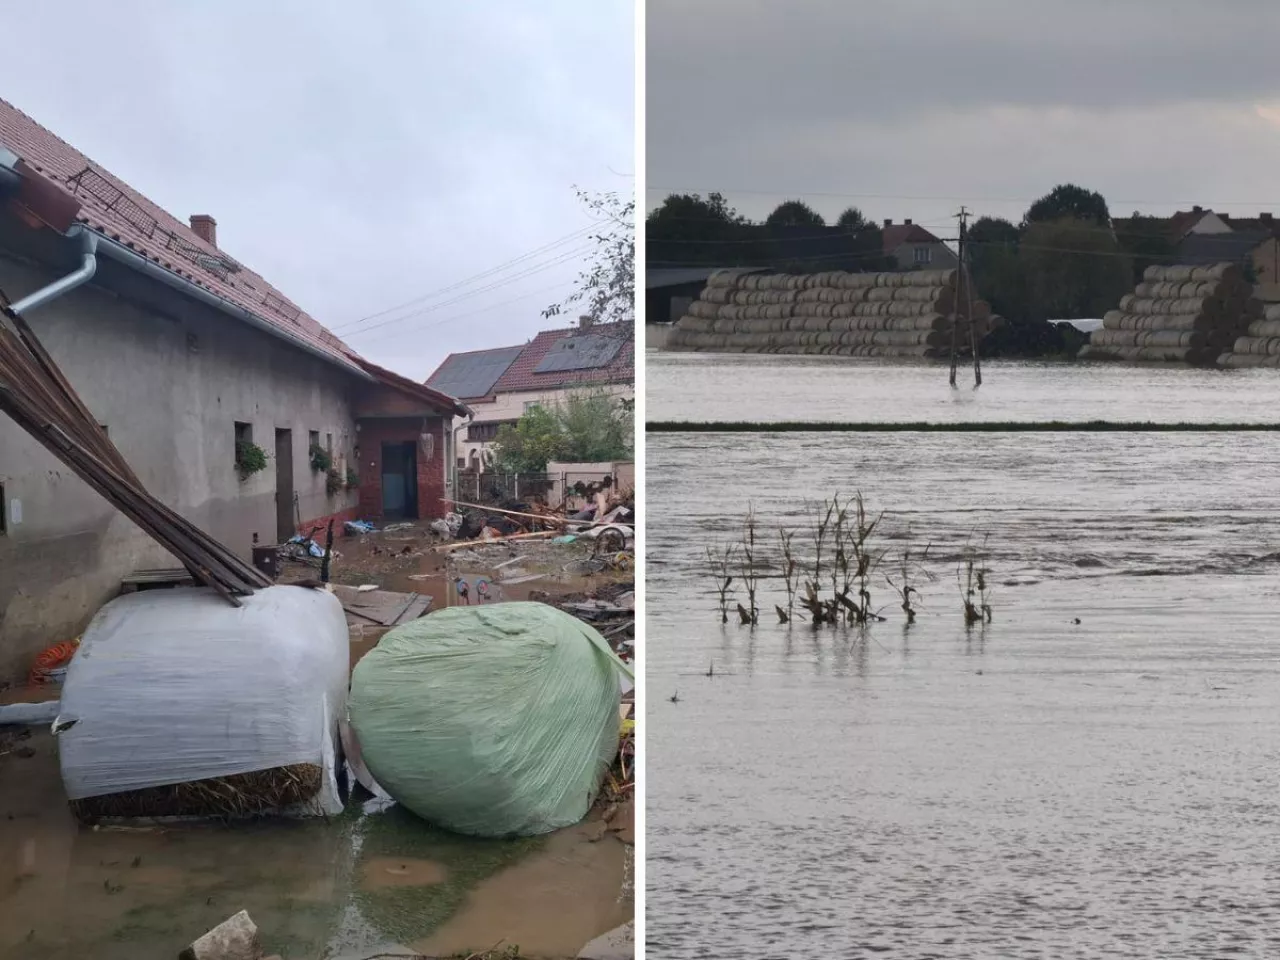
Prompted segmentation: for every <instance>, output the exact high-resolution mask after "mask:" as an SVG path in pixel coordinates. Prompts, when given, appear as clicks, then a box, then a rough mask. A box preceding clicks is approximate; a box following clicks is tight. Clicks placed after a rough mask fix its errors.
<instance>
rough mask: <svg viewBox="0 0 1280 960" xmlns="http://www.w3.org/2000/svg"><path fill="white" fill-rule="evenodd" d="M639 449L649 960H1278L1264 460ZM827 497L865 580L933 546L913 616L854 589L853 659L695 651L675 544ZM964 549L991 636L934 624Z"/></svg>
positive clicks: (1151, 441)
mask: <svg viewBox="0 0 1280 960" xmlns="http://www.w3.org/2000/svg"><path fill="white" fill-rule="evenodd" d="M650 356H652V354H651V355H650ZM681 360H683V358H681ZM694 363H695V364H696V360H695V361H694ZM651 369H652V368H651ZM1117 369H1119V368H1117ZM1129 374H1132V375H1133V376H1135V377H1139V376H1156V375H1155V374H1145V373H1141V372H1134V371H1132V370H1130V371H1129V372H1128V373H1127V374H1119V373H1117V374H1116V376H1122V375H1123V376H1128V375H1129ZM898 375H899V373H894V372H889V373H886V374H885V376H886V377H893V376H898ZM1108 375H1110V374H1108ZM659 376H660V375H659ZM901 376H904V377H906V376H914V374H901ZM1178 376H1179V378H1189V380H1187V381H1186V383H1187V385H1186V390H1187V391H1188V392H1189V393H1194V391H1195V390H1196V389H1197V387H1196V386H1195V384H1196V382H1197V378H1198V377H1199V376H1200V375H1199V374H1195V373H1189V372H1188V371H1179V372H1178ZM1205 376H1209V375H1208V374H1206V375H1205ZM654 379H656V378H655V377H652V376H651V380H650V382H651V383H652V382H653V380H654ZM997 382H998V381H997V379H996V378H995V377H994V376H993V377H992V381H991V383H992V384H996V383H997ZM853 389H855V390H860V389H863V388H862V387H861V386H857V387H854V388H853ZM987 389H988V387H987V386H984V387H983V391H986V390H987ZM767 392H768V391H767V390H764V389H761V390H760V395H761V396H765V395H767ZM993 392H994V391H993ZM1069 392H1070V391H1069V389H1068V388H1067V387H1066V386H1064V387H1063V398H1064V403H1067V404H1070V402H1071V398H1070V397H1069V396H1068V394H1069ZM651 396H653V394H651ZM944 396H945V393H944ZM1253 405H1254V401H1253V400H1250V401H1248V402H1245V403H1243V405H1242V409H1244V410H1246V411H1247V410H1250V409H1253ZM654 406H656V404H654ZM651 409H652V406H651ZM1181 409H1182V408H1179V409H1178V410H1176V411H1175V412H1174V413H1173V414H1171V416H1170V417H1169V418H1181V417H1182V416H1183V414H1182V413H1181V412H1180V411H1181ZM1273 409H1276V408H1273ZM1215 411H1216V412H1217V413H1218V414H1222V415H1226V416H1229V417H1232V418H1235V417H1237V416H1239V415H1240V411H1237V410H1234V409H1231V410H1228V409H1226V407H1225V406H1224V405H1223V404H1222V403H1221V402H1219V403H1217V404H1215V405H1213V406H1212V407H1206V408H1205V409H1203V410H1201V411H1200V412H1201V413H1202V414H1205V413H1210V412H1215ZM789 412H794V411H789ZM1103 413H1104V415H1105V412H1103ZM1190 413H1191V411H1189V410H1188V411H1187V412H1186V415H1187V418H1188V419H1189V418H1190ZM743 415H744V416H750V415H751V414H750V412H749V411H748V412H744V414H743ZM1064 415H1065V414H1064ZM1138 415H1139V416H1142V417H1144V418H1145V417H1146V416H1147V413H1146V412H1141V413H1139V414H1138ZM1162 419H1164V418H1162ZM647 457H648V460H647V477H648V478H649V482H650V483H654V482H656V478H661V481H660V482H661V489H662V491H663V494H662V501H661V509H651V510H650V511H649V517H650V520H649V526H648V528H647V536H648V547H647V549H648V557H647V576H648V578H649V579H648V588H647V589H648V593H647V596H648V597H649V603H648V612H647V617H648V633H647V643H648V657H647V666H646V669H647V678H648V684H649V690H650V694H649V700H648V703H649V705H650V706H649V710H648V724H649V725H648V739H647V741H646V750H647V756H648V758H649V760H648V763H647V767H646V777H647V787H646V790H647V794H646V797H647V800H646V802H647V808H646V810H647V813H646V817H647V821H646V822H647V824H648V828H647V829H648V833H647V843H648V848H647V850H648V853H647V867H646V869H647V874H646V877H647V907H646V924H647V926H646V938H647V944H648V947H647V950H648V953H647V955H648V956H649V957H653V958H663V960H665V958H694V957H706V956H717V957H724V958H752V960H755V958H773V957H792V956H812V957H872V956H894V957H904V958H905V957H911V958H915V957H945V958H978V957H983V958H985V957H1013V958H1033V957H1034V958H1058V957H1104V956H1117V957H1120V956H1126V957H1127V956H1150V957H1163V958H1173V957H1179V958H1181V957H1186V958H1192V957H1194V958H1204V957H1226V956H1240V957H1274V956H1280V925H1278V924H1280V858H1278V857H1277V852H1278V851H1280V735H1278V730H1277V718H1278V717H1280V712H1278V711H1277V703H1278V702H1280V616H1277V611H1278V610H1280V482H1278V481H1280V438H1276V437H1274V436H1272V435H1270V434H1263V435H1248V436H1240V435H1225V434H1171V435H1148V434H1130V435H1123V434H1121V435H1088V434H1049V435H1044V434H1037V435H1007V434H1004V435H1002V434H982V435H978V434H971V435H963V434H875V435H840V436H823V435H803V436H798V435H785V436H767V437H764V436H743V435H735V436H723V435H709V436H708V435H701V436H692V437H685V436H679V435H650V436H649V438H648V453H647ZM651 489H652V488H651ZM855 489H860V490H861V491H862V492H863V493H864V495H866V497H867V498H868V500H869V504H870V506H871V507H872V508H873V510H876V511H878V510H882V509H883V510H885V511H888V515H887V516H886V518H885V520H884V521H883V523H884V528H883V529H884V533H885V538H884V539H881V540H880V541H879V542H880V543H881V545H882V546H883V547H885V548H887V549H888V551H889V553H888V563H890V564H892V563H896V557H897V555H898V552H899V551H900V549H901V547H902V546H903V544H905V543H910V544H912V546H913V547H914V549H915V550H916V551H917V552H918V551H920V550H923V548H924V547H925V546H926V545H927V544H930V543H931V544H932V545H933V546H932V548H931V550H930V554H929V556H930V560H929V561H928V562H927V563H926V569H929V570H930V571H931V572H932V573H933V575H934V576H936V578H937V579H936V581H933V582H930V581H929V580H927V579H926V578H924V577H919V578H918V580H917V586H918V587H919V589H920V591H921V595H920V597H919V600H918V602H917V607H918V609H919V618H918V621H917V622H916V624H915V625H914V626H912V627H910V628H909V629H907V628H905V626H904V622H903V615H902V613H901V611H900V610H899V609H898V607H897V604H898V601H897V600H896V598H894V597H893V596H892V595H891V594H890V592H889V588H888V585H887V584H885V583H884V581H883V578H878V579H877V581H876V582H875V583H873V585H872V587H871V590H872V593H873V596H874V597H875V601H874V605H875V606H877V607H883V611H882V612H883V615H884V616H885V617H887V618H888V619H887V622H885V623H881V624H877V625H875V626H874V627H872V628H870V629H869V630H868V631H867V632H866V633H865V634H859V633H858V632H857V631H856V630H852V631H850V630H845V629H838V630H832V629H830V628H827V629H824V630H820V631H818V632H816V633H815V632H814V631H813V630H812V629H811V628H809V627H808V626H807V625H799V626H795V627H792V628H788V627H784V626H779V625H778V624H777V622H776V619H777V618H776V617H774V616H770V615H766V616H765V617H764V618H763V622H762V624H761V625H760V626H758V627H756V628H755V629H754V630H752V629H749V628H743V627H739V626H737V625H736V623H731V624H729V625H728V626H721V624H720V623H719V622H718V621H719V617H718V615H717V613H716V612H715V609H714V608H715V603H716V601H715V598H714V596H713V595H712V593H711V580H710V578H709V577H708V576H707V574H706V572H705V571H706V560H705V553H704V550H705V547H706V545H707V544H709V543H716V542H720V541H724V540H727V539H730V538H733V537H736V536H737V534H738V530H739V527H738V524H737V520H738V518H740V517H741V515H742V513H743V512H745V509H746V507H747V504H748V502H750V503H752V504H753V505H754V507H755V510H756V513H757V516H758V517H759V519H760V520H761V523H762V525H763V529H764V530H766V531H768V530H770V529H771V528H773V527H776V526H777V525H779V524H782V525H786V526H788V527H803V526H804V525H805V523H806V519H805V501H806V499H815V500H816V499H820V498H821V497H823V496H826V495H829V494H831V493H833V492H836V491H841V492H844V493H852V492H853V491H854V490H855ZM650 502H651V503H652V502H653V501H652V500H651V501H650ZM908 529H909V530H910V534H909V535H908V534H907V531H908ZM975 535H976V537H977V538H978V539H980V538H981V537H982V536H987V537H989V540H988V545H989V563H990V566H991V567H992V569H993V571H994V574H993V581H994V593H993V596H992V598H991V602H992V606H993V619H992V622H991V623H990V624H989V625H986V626H983V627H974V628H972V629H966V628H965V626H964V624H963V620H962V615H961V608H960V591H959V587H958V585H957V581H956V571H957V566H958V562H959V558H960V555H961V551H962V549H963V547H964V544H965V542H966V541H967V540H969V541H970V542H973V541H972V540H971V538H974V537H975ZM801 536H803V535H800V536H798V537H797V544H798V543H799V542H800V537H801ZM762 590H763V596H762V600H763V603H762V604H761V605H762V606H763V607H764V609H765V610H766V611H771V610H772V609H773V603H774V602H776V601H779V600H781V602H783V603H785V599H783V591H782V590H781V587H780V585H779V584H776V583H769V584H767V585H766V586H764V587H763V588H762ZM737 598H738V599H742V594H741V592H739V593H738V594H737ZM1077 621H1078V622H1077ZM709 671H710V672H712V674H713V675H712V676H711V677H708V676H706V674H707V673H708V672H709ZM672 696H676V697H677V698H678V700H677V702H674V703H673V702H670V699H669V698H670V697H672Z"/></svg>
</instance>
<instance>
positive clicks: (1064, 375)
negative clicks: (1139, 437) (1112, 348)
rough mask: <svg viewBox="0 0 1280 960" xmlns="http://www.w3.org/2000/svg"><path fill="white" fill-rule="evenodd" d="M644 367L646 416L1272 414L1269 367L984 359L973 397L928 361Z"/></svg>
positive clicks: (1275, 392)
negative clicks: (979, 384)
mask: <svg viewBox="0 0 1280 960" xmlns="http://www.w3.org/2000/svg"><path fill="white" fill-rule="evenodd" d="M645 364H646V366H645V403H646V411H645V416H646V418H647V419H649V420H721V421H726V420H727V421H742V420H746V421H753V422H775V421H779V420H832V421H844V422H849V421H858V422H869V421H882V422H889V423H901V422H903V421H929V422H956V421H974V420H980V421H988V422H989V421H1009V420H1013V421H1030V420H1071V421H1079V420H1124V421H1142V420H1158V421H1161V422H1166V423H1167V422H1171V421H1185V422H1189V423H1206V422H1225V421H1229V422H1238V423H1258V422H1269V421H1272V420H1274V419H1275V418H1276V411H1277V410H1280V374H1278V373H1277V372H1276V371H1274V370H1192V369H1187V368H1185V367H1176V366H1146V367H1138V366H1128V365H1120V364H1105V363H1050V362H1035V361H1019V360H989V361H986V362H985V363H984V364H983V383H982V388H981V389H980V390H976V391H975V390H974V389H973V368H972V367H968V368H966V367H964V366H963V365H962V366H961V368H960V370H959V373H958V376H957V381H956V382H957V384H958V385H959V387H958V389H956V390H951V389H950V388H949V387H948V385H947V374H948V370H947V366H946V365H945V364H937V363H923V362H922V363H919V364H907V363H903V362H902V361H900V360H898V361H876V360H857V359H851V358H848V357H800V356H795V357H790V356H756V355H748V354H697V353H667V352H663V351H659V350H649V351H646V353H645Z"/></svg>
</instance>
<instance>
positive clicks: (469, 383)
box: [427, 347, 524, 400]
mask: <svg viewBox="0 0 1280 960" xmlns="http://www.w3.org/2000/svg"><path fill="white" fill-rule="evenodd" d="M523 349H524V347H503V348H502V349H500V350H482V351H480V352H478V353H463V354H459V355H458V356H456V357H451V358H450V359H449V362H448V363H446V364H445V365H444V366H443V367H441V368H440V369H439V370H438V371H436V373H435V374H434V375H433V376H432V377H431V379H430V380H428V381H427V386H429V387H431V388H432V389H433V390H439V391H440V392H441V393H447V394H448V395H449V396H451V397H457V398H459V399H460V400H467V399H474V398H476V397H483V396H487V395H488V393H489V391H490V390H491V389H492V388H493V385H494V384H495V383H497V382H498V378H499V377H500V376H502V375H503V374H504V373H506V372H507V367H509V366H511V364H513V363H514V362H515V359H516V357H518V356H520V352H521V351H522V350H523Z"/></svg>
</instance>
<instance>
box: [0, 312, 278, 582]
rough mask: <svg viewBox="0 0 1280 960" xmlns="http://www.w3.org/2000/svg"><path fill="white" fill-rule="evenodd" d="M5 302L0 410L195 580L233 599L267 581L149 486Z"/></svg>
mask: <svg viewBox="0 0 1280 960" xmlns="http://www.w3.org/2000/svg"><path fill="white" fill-rule="evenodd" d="M10 302H11V301H10V300H9V298H8V297H7V296H5V294H4V291H0V315H3V318H4V320H5V321H7V323H3V322H0V410H3V412H5V413H7V414H8V415H9V416H10V417H11V418H12V419H13V420H14V421H15V422H16V423H17V424H18V425H19V426H20V427H22V428H23V429H24V430H25V431H26V432H27V433H28V434H30V435H31V436H32V437H33V438H34V439H35V440H37V441H38V442H39V443H40V444H41V445H42V446H44V447H45V449H47V450H48V451H49V452H50V453H52V454H53V455H54V456H55V457H57V458H58V459H59V460H61V461H62V462H63V463H65V464H66V465H67V466H68V467H70V468H71V470H72V471H74V472H75V474H76V475H77V476H78V477H80V479H81V480H83V481H84V482H85V483H87V484H88V485H89V486H90V487H92V488H93V489H94V490H96V491H97V492H98V493H99V494H101V495H102V497H103V498H105V499H106V500H107V502H108V503H110V504H111V505H112V506H114V507H115V508H116V509H118V510H119V511H120V512H121V513H123V514H124V515H125V516H127V517H128V518H129V519H130V520H132V521H133V522H134V523H136V524H137V525H138V526H139V527H140V528H142V530H143V531H144V532H145V533H146V534H147V535H148V536H150V537H151V538H152V539H153V540H155V541H156V542H157V543H159V544H160V545H161V546H162V547H164V548H165V549H166V550H168V551H169V552H170V553H172V554H173V555H174V556H175V557H177V558H178V559H179V560H181V561H182V563H183V565H184V566H185V567H186V568H187V570H189V571H190V572H191V576H192V577H193V578H194V579H195V580H196V582H197V583H202V584H205V585H206V586H209V587H211V588H212V589H214V590H216V591H217V592H218V593H219V594H220V595H222V596H223V597H224V598H225V599H226V600H227V601H228V602H230V603H231V604H233V605H235V606H239V605H240V601H239V600H238V599H236V598H237V597H242V596H248V595H249V594H251V593H253V592H254V590H256V589H259V588H261V587H268V586H271V583H272V581H271V580H270V578H268V577H267V576H266V575H265V574H264V573H262V572H261V571H260V570H258V569H257V568H256V567H254V566H252V565H251V564H249V563H247V562H246V561H244V560H242V559H240V558H239V557H238V556H236V555H235V553H233V552H232V551H231V550H230V549H228V548H227V547H226V546H224V545H223V544H221V543H219V542H218V541H217V540H215V539H214V538H213V537H211V536H210V535H209V534H207V533H205V532H204V531H203V530H201V529H200V528H199V527H197V526H196V525H195V524H193V523H191V522H190V521H189V520H187V519H186V518H185V517H182V516H180V515H179V514H177V513H175V512H174V511H173V510H171V509H170V508H169V507H167V506H165V505H164V504H163V503H161V502H160V501H159V500H157V499H156V498H155V497H153V496H151V494H149V493H147V491H146V490H145V489H144V488H143V486H142V484H141V483H140V482H139V481H138V478H137V475H136V474H134V472H133V470H132V469H131V468H130V467H129V464H128V463H127V462H126V461H125V459H124V457H123V456H122V455H121V453H120V451H119V450H118V449H117V448H116V446H115V444H113V443H112V442H111V440H110V439H109V438H108V437H107V435H106V433H104V432H103V430H102V428H101V427H100V426H99V425H98V421H97V419H96V418H95V417H94V416H93V414H92V413H90V411H89V408H88V407H87V406H85V403H84V401H83V400H81V398H80V396H79V395H78V394H77V393H76V392H75V389H74V388H73V387H72V386H71V384H70V383H69V382H68V380H67V378H66V377H65V376H64V375H63V373H62V371H61V370H60V369H59V368H58V366H57V364H55V363H54V361H53V358H52V357H50V355H49V353H48V351H47V350H45V348H44V345H43V344H42V343H41V342H40V340H39V338H37V337H36V335H35V333H34V331H32V329H31V327H30V326H29V325H28V324H27V322H26V320H24V319H23V318H22V317H20V316H19V315H18V314H16V313H14V312H13V311H12V310H11V309H10ZM11 328H12V329H11ZM0 509H3V505H2V504H0Z"/></svg>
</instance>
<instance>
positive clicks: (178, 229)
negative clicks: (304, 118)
mask: <svg viewBox="0 0 1280 960" xmlns="http://www.w3.org/2000/svg"><path fill="white" fill-rule="evenodd" d="M0 144H3V145H4V146H6V147H8V148H9V149H10V150H12V151H13V152H14V153H16V154H18V156H19V157H21V158H22V159H23V160H25V161H26V162H27V163H28V164H30V165H31V166H33V167H35V168H36V169H38V170H41V171H42V172H44V173H45V174H46V175H47V176H48V177H49V179H51V180H53V181H54V182H56V183H58V184H59V185H60V186H61V187H62V188H63V189H65V190H67V191H68V192H70V193H73V194H74V195H75V197H76V198H77V199H78V200H79V201H80V202H81V203H82V204H83V205H84V208H83V211H82V213H81V216H80V217H79V218H78V219H80V220H81V221H82V222H83V223H85V224H86V225H88V226H89V228H90V229H92V230H95V231H97V232H98V233H101V234H103V235H104V236H107V237H109V238H111V239H112V240H115V241H117V242H119V243H122V244H124V245H126V246H128V247H129V248H131V249H133V250H135V251H138V252H139V253H141V254H142V255H144V256H146V257H147V259H149V260H152V261H155V262H157V263H160V264H161V265H162V266H164V267H166V268H167V269H169V270H172V271H173V272H174V273H177V274H178V275H179V276H182V277H184V278H186V279H190V280H193V281H195V282H197V283H199V285H200V286H201V287H203V288H205V289H206V290H209V291H210V292H212V293H215V294H217V295H218V296H219V297H222V298H223V299H225V300H227V301H229V302H231V303H232V304H234V305H235V306H237V307H240V308H241V309H243V310H246V311H248V312H250V313H252V314H254V315H255V316H257V317H260V318H261V319H262V320H264V321H265V322H267V323H269V324H271V325H272V326H274V327H277V328H279V329H280V330H282V331H287V332H288V333H289V334H290V335H292V336H295V337H299V336H300V337H302V338H303V339H304V340H306V341H307V342H309V343H311V344H312V345H313V346H315V347H318V348H319V349H320V350H321V351H323V352H324V353H326V354H328V355H330V356H332V357H333V359H334V360H336V361H338V362H341V363H344V364H351V363H352V362H353V361H354V360H356V359H358V355H357V354H356V353H355V351H354V350H352V349H351V348H350V347H348V346H347V345H346V344H344V343H343V342H342V341H341V340H339V339H338V338H337V337H335V336H334V335H333V334H332V333H330V332H329V331H328V330H326V329H325V328H324V327H323V326H322V325H321V324H320V323H319V322H318V321H316V320H315V319H314V318H312V317H310V316H309V315H307V314H306V313H304V312H302V311H300V310H299V311H298V313H297V316H296V318H295V319H293V320H289V319H286V318H285V317H283V316H281V315H279V314H277V313H276V311H275V310H273V309H271V308H270V307H269V306H267V305H266V301H268V300H269V298H271V297H277V298H279V299H280V300H281V301H284V302H286V303H288V302H289V301H288V299H287V298H286V297H285V296H284V295H283V294H281V293H280V292H279V291H278V290H276V289H275V288H274V287H273V286H271V285H270V284H269V283H267V281H266V280H265V279H263V278H262V277H261V276H259V275H258V274H256V273H254V272H253V271H252V270H250V269H248V268H247V267H244V266H242V265H240V264H239V263H237V264H236V266H237V267H238V268H239V269H238V270H237V271H235V272H228V273H227V274H226V276H225V277H223V276H219V275H218V274H217V273H215V272H213V271H212V270H208V269H207V268H201V267H198V266H196V265H195V264H192V265H191V266H192V267H195V270H199V271H200V272H199V273H198V274H197V273H196V272H195V270H192V269H189V268H188V266H187V265H186V262H185V261H183V264H182V265H177V264H175V262H174V261H172V260H169V259H167V258H166V257H165V256H164V254H165V253H167V252H168V251H169V249H170V248H169V247H168V246H167V244H168V243H169V238H170V237H172V238H174V239H175V240H176V241H177V245H178V246H179V247H180V248H184V249H190V250H192V251H194V252H195V253H196V254H205V255H208V256H210V257H214V256H217V257H220V258H223V259H230V258H227V255H226V254H225V253H223V252H222V251H221V250H219V249H218V248H216V247H214V246H212V245H210V244H208V243H206V242H205V241H204V240H202V239H201V238H200V237H199V236H198V235H197V234H196V233H195V232H194V231H193V230H192V229H191V227H190V225H188V224H186V223H183V222H182V221H181V220H178V219H177V218H176V217H174V216H173V215H172V214H170V213H169V212H168V211H166V210H164V209H162V208H161V207H159V206H157V205H156V204H154V203H152V202H151V201H150V200H148V199H147V198H146V197H144V196H143V195H142V194H140V193H138V192H137V191H136V190H134V189H133V188H132V187H130V186H129V185H128V184H126V183H125V182H124V181H122V180H120V179H119V178H118V177H116V176H114V175H113V174H111V173H110V172H109V171H107V170H105V169H104V168H102V167H100V166H99V165H97V164H95V163H94V162H93V161H92V160H90V159H89V158H88V157H86V156H85V155H84V154H82V153H81V152H80V151H78V150H77V149H75V147H72V146H71V145H70V144H68V143H67V142H66V141H65V140H63V139H62V138H60V137H58V136H57V135H55V134H54V133H52V132H51V131H49V130H48V129H46V128H45V127H43V126H41V125H40V124H39V123H37V122H36V121H35V120H33V119H32V118H31V117H29V116H27V115H26V114H25V113H23V112H22V111H21V110H19V109H17V108H16V107H14V106H13V105H12V104H11V103H9V102H8V101H7V100H4V99H0ZM87 171H92V172H93V173H94V174H96V177H94V178H92V179H94V182H95V183H97V181H99V180H100V181H101V183H102V184H103V185H104V186H102V187H100V188H96V192H95V189H92V188H87V187H86V186H85V185H84V184H83V183H81V182H79V181H76V180H75V178H76V177H77V175H80V174H84V173H85V172H87ZM86 179H89V178H86ZM99 194H109V195H111V196H116V195H118V197H119V198H120V199H121V200H123V201H125V204H124V205H125V206H126V207H128V210H129V212H128V213H127V214H126V213H125V212H123V211H122V210H121V209H120V206H121V203H120V200H112V201H108V200H107V199H105V198H104V196H100V195H99ZM139 221H141V224H142V225H140V224H139ZM150 221H154V222H155V225H156V226H155V228H154V229H153V230H152V231H148V230H147V229H145V225H146V224H148V223H149V222H150ZM263 291H265V294H264V293H263ZM290 306H291V308H292V310H297V308H296V307H292V304H290Z"/></svg>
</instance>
